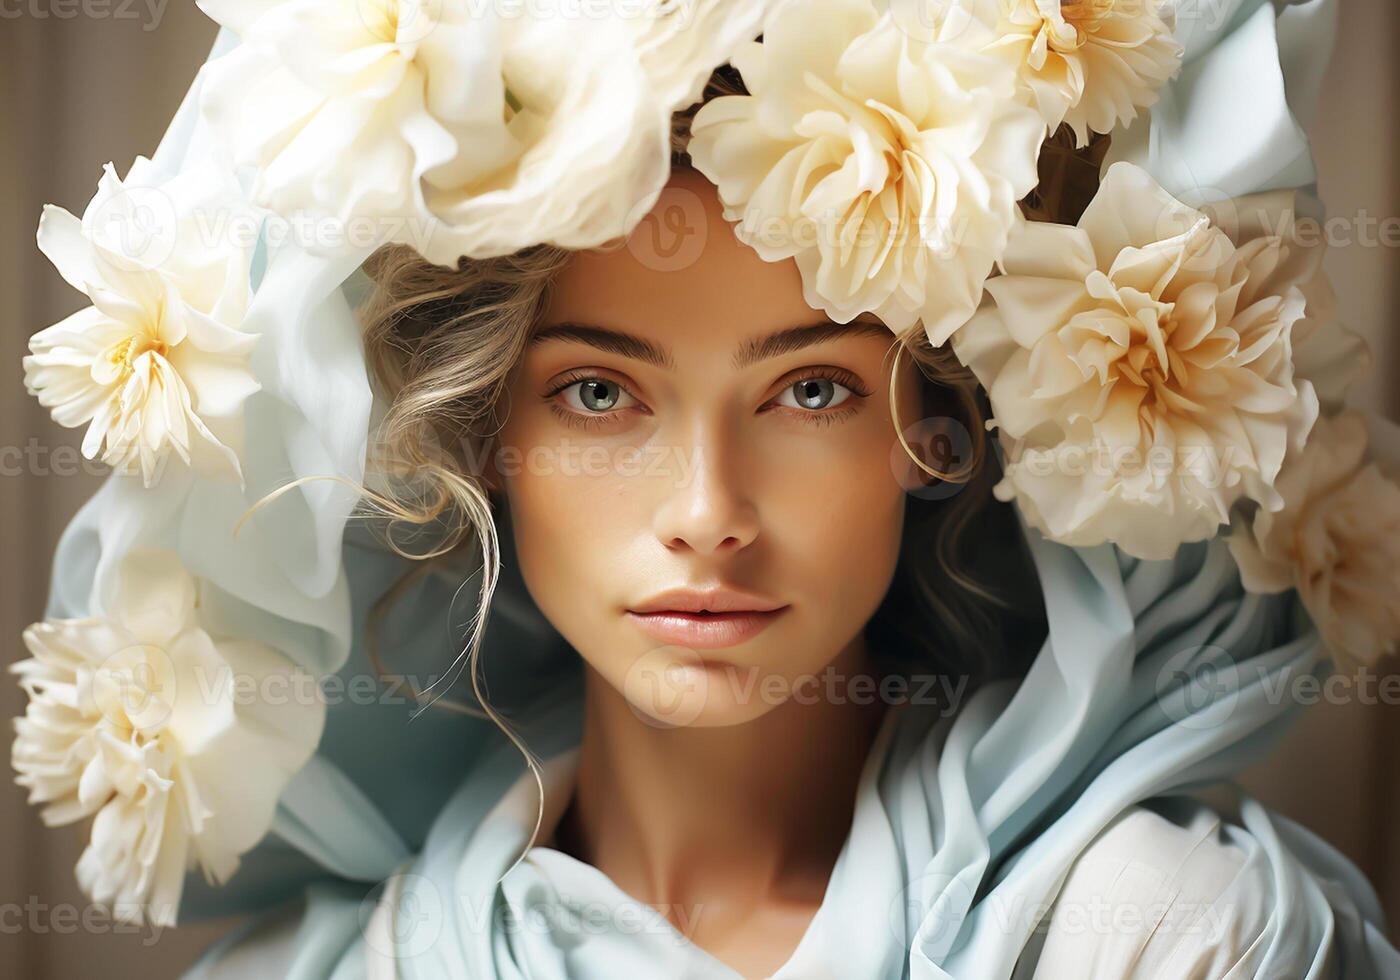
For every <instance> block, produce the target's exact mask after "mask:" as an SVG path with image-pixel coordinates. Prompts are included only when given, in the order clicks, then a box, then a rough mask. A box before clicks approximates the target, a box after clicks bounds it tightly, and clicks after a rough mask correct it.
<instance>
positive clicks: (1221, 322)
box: [954, 163, 1318, 558]
mask: <svg viewBox="0 0 1400 980" xmlns="http://www.w3.org/2000/svg"><path fill="white" fill-rule="evenodd" d="M1287 254H1288V247H1287V245H1286V244H1285V243H1284V242H1283V241H1282V240H1281V239H1280V238H1279V237H1277V236H1265V237H1260V238H1254V239H1252V240H1249V241H1245V242H1243V243H1241V244H1240V245H1238V247H1237V246H1236V244H1235V243H1233V242H1231V240H1230V239H1229V237H1228V236H1227V235H1226V234H1225V233H1224V232H1223V231H1221V230H1220V229H1219V228H1217V227H1214V226H1212V225H1211V224H1210V222H1209V219H1208V218H1207V217H1206V216H1205V215H1204V214H1202V213H1200V212H1199V211H1195V210H1193V209H1191V208H1188V207H1186V206H1185V205H1183V204H1181V203H1180V202H1179V201H1177V200H1175V199H1174V198H1172V197H1171V196H1170V195H1169V194H1167V193H1166V192H1165V191H1163V190H1162V189H1161V187H1159V186H1158V185H1157V183H1156V182H1155V181H1153V179H1152V178H1151V177H1150V176H1149V175H1148V174H1147V173H1146V172H1144V171H1143V170H1141V169H1139V168H1137V167H1134V166H1132V165H1131V164H1126V163H1119V164H1115V165H1114V166H1112V167H1110V168H1109V170H1108V173H1107V174H1106V176H1105V177H1104V180H1103V184H1102V186H1101V187H1100V189H1099V192H1098V194H1097V196H1096V197H1095V198H1094V200H1093V201H1092V202H1091V203H1090V205H1089V207H1088V209H1087V210H1086V211H1085V212H1084V215H1083V217H1082V218H1081V219H1080V221H1079V224H1078V226H1077V227H1069V226H1065V225H1054V224H1048V223H1040V222H1033V223H1030V224H1028V225H1027V226H1026V228H1025V230H1024V232H1023V233H1022V234H1021V235H1019V236H1017V237H1016V238H1015V239H1014V240H1013V241H1012V243H1011V246H1010V247H1009V249H1008V251H1007V254H1006V257H1005V259H1004V260H1003V263H1002V264H1003V266H1004V268H1005V270H1006V275H1003V276H998V277H996V278H993V279H991V280H989V281H988V283H987V292H988V299H987V301H986V302H985V303H984V304H983V308H982V309H981V310H980V311H979V312H978V314H977V316H976V317H974V318H973V319H972V321H971V322H969V323H968V324H967V326H966V327H964V328H963V329H962V330H960V331H959V332H958V334H957V335H956V336H955V337H954V347H955V351H956V353H957V355H958V357H959V358H960V359H961V360H962V361H963V363H965V364H967V365H968V366H969V367H970V368H971V369H972V370H973V371H974V372H975V373H976V374H977V377H978V378H979V379H980V380H981V382H982V384H983V385H984V387H985V388H986V389H987V394H988V397H989V398H990V400H991V405H992V413H993V415H994V416H995V424H996V425H997V426H999V427H1000V430H1001V441H1002V445H1003V447H1004V449H1005V450H1006V467H1005V478H1004V479H1003V481H1002V482H1001V483H1000V484H999V485H998V487H997V493H998V496H1000V497H1001V499H1004V500H1005V499H1011V498H1013V497H1014V498H1015V499H1016V500H1017V501H1018V502H1019V504H1020V506H1021V508H1022V511H1023V512H1024V513H1025V515H1026V517H1027V520H1028V521H1030V523H1031V524H1033V525H1034V526H1035V527H1037V528H1039V529H1040V530H1041V531H1043V532H1044V533H1045V534H1046V535H1047V536H1048V537H1050V538H1052V539H1053V540H1056V541H1060V542H1062V543H1065V544H1072V545H1093V544H1100V543H1103V542H1105V541H1111V542H1114V543H1116V544H1118V545H1119V546H1120V547H1121V548H1123V550H1124V551H1126V552H1128V553H1130V554H1133V555H1136V556H1138V557H1142V558H1167V557H1170V556H1171V555H1172V554H1173V553H1174V552H1175V551H1176V549H1177V547H1178V546H1179V545H1180V544H1182V543H1184V542H1188V541H1198V540H1203V539H1205V538H1209V537H1212V536H1214V535H1215V534H1216V533H1217V531H1218V530H1219V528H1220V525H1221V524H1223V523H1226V522H1227V521H1228V520H1229V510H1230V507H1231V506H1232V505H1233V504H1234V503H1235V502H1236V501H1237V500H1239V499H1240V498H1241V497H1245V498H1248V499H1251V500H1254V501H1257V502H1259V503H1260V504H1261V505H1263V506H1264V507H1266V508H1268V509H1277V508H1278V507H1279V506H1281V503H1282V501H1281V499H1280V498H1279V496H1278V494H1277V492H1276V491H1275V489H1274V486H1273V484H1274V480H1275V478H1276V477H1277V476H1278V472H1279V468H1280V466H1281V465H1282V464H1283V459H1284V456H1285V454H1286V453H1287V452H1288V451H1290V449H1293V448H1297V447H1300V446H1301V445H1302V442H1303V439H1304V438H1305V437H1306V435H1307V432H1308V429H1309V428H1310V427H1311V426H1312V423H1313V421H1314V420H1315V419H1316V417H1317V412H1318V404H1317V396H1316V395H1315V393H1314V392H1313V389H1312V386H1311V385H1310V384H1309V383H1307V382H1306V381H1304V380H1300V379H1297V378H1295V376H1294V367H1293V356H1292V343H1291V331H1292V328H1293V327H1294V325H1295V324H1296V323H1297V322H1298V321H1299V319H1300V318H1301V317H1302V316H1303V313H1304V296H1303V293H1302V291H1301V289H1300V288H1299V285H1298V282H1297V281H1296V278H1294V275H1295V273H1296V270H1294V269H1293V268H1292V267H1291V266H1290V264H1289V263H1288V262H1287V261H1286V260H1287Z"/></svg>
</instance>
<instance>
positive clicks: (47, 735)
mask: <svg viewBox="0 0 1400 980" xmlns="http://www.w3.org/2000/svg"><path fill="white" fill-rule="evenodd" d="M199 607H200V602H199V594H198V588H197V586H196V583H195V580H194V579H192V578H191V577H190V575H189V574H188V573H187V572H186V571H185V570H184V568H183V567H182V566H181V565H180V563H179V560H178V559H177V558H176V557H175V555H174V553H173V552H168V551H145V552H135V553H133V554H131V555H128V556H127V557H126V559H124V561H123V565H122V568H121V575H120V585H119V587H118V590H117V595H116V596H115V598H114V601H113V602H112V603H111V609H112V614H111V615H110V616H109V617H107V618H93V619H72V620H52V621H46V622H42V623H36V624H35V625H33V626H31V627H29V629H27V630H26V631H25V633H24V642H25V645H26V646H27V647H28V648H29V652H30V654H31V657H30V659H28V660H24V661H21V662H19V663H16V664H14V665H12V666H11V668H10V670H11V671H12V672H14V673H16V674H18V675H19V678H20V684H21V686H22V687H23V688H24V690H25V692H26V693H27V694H28V696H29V705H28V708H27V710H26V712H25V714H24V716H23V717H22V718H19V719H17V720H16V722H15V730H16V738H15V741H14V746H13V749H12V762H13V764H14V767H15V769H16V770H17V771H18V773H19V777H18V780H17V781H18V782H19V784H20V785H21V786H24V787H27V788H28V790H29V801H30V802H31V803H38V804H43V806H44V809H43V818H44V821H45V823H47V824H49V825H50V826H56V825H60V824H67V823H72V822H74V821H76V820H80V819H84V818H86V817H93V818H94V819H93V823H92V837H91V841H90V843H89V844H88V846H87V848H86V850H84V851H83V853H82V856H81V857H80V858H79V859H78V867H77V875H78V881H79V883H80V885H81V886H82V888H83V890H84V891H85V892H86V893H87V895H89V896H90V897H91V898H92V900H93V901H94V902H96V903H98V904H100V905H103V906H106V907H108V908H110V909H111V910H112V912H113V914H114V915H116V916H118V917H120V918H121V919H123V920H127V921H143V920H145V919H149V921H151V922H154V923H157V924H159V925H171V924H173V923H174V922H175V917H176V909H177V908H178V906H179V901H180V892H181V887H182V884H183V880H184V875H185V871H186V868H187V867H193V866H195V865H196V864H197V865H199V866H200V867H201V868H203V870H204V873H205V875H206V877H208V878H209V879H210V880H212V881H214V882H223V881H224V880H226V879H227V878H228V877H229V875H231V874H232V873H233V872H234V870H235V869H236V868H237V867H238V862H239V855H241V854H242V853H243V852H244V851H246V850H248V849H249V848H251V847H252V846H253V845H254V844H256V843H257V842H258V840H259V839H260V838H261V837H262V836H263V834H264V833H265V832H266V831H267V828H268V827H269V826H270V825H271V822H272V815H273V810H274V808H275V806H276V804H277V799H278V796H279V795H280V794H281V792H282V789H283V787H285V786H286V784H287V782H288V780H289V779H290V778H291V777H292V775H293V774H294V773H295V772H296V771H297V770H298V769H300V768H301V766H302V765H303V764H304V763H305V762H306V760H307V759H308V758H309V757H310V755H311V753H312V752H313V751H314V750H315V747H316V744H317V742H318V741H319V740H320V734H321V728H322V725H323V722H324V717H325V705H324V703H323V702H322V701H321V700H320V698H319V697H317V696H316V690H315V685H314V684H302V685H296V684H291V683H284V682H285V681H287V680H288V678H289V677H290V676H291V675H294V674H295V673H296V668H295V667H293V666H292V665H291V663H290V662H289V661H288V660H286V658H284V657H283V656H282V655H281V654H278V653H276V652H274V651H273V650H271V649H269V648H267V647H265V646H263V645H261V644H259V643H253V642H248V641H241V640H216V639H214V638H213V637H211V636H210V635H209V633H207V632H206V631H205V630H204V628H203V627H202V626H201V625H200V622H199V619H198V617H197V613H198V610H199ZM272 681H277V682H278V683H276V684H273V683H271V682H272ZM298 691H300V692H303V693H302V695H301V696H298V695H297V694H296V693H295V692H298ZM273 695H275V696H273Z"/></svg>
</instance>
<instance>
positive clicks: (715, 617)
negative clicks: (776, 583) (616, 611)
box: [627, 606, 787, 650]
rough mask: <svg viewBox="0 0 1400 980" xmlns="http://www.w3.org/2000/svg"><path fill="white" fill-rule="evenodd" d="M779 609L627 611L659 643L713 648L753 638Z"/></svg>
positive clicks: (687, 647)
mask: <svg viewBox="0 0 1400 980" xmlns="http://www.w3.org/2000/svg"><path fill="white" fill-rule="evenodd" d="M786 608H787V607H786V606H784V607H783V608H782V609H770V610H764V611H762V612H759V611H753V610H750V611H748V612H715V613H691V612H676V611H671V612H651V613H638V612H633V611H632V610H630V609H629V610H628V611H627V618H628V619H630V620H632V622H634V623H636V624H637V628H638V629H640V630H641V631H642V632H643V633H645V634H647V636H650V637H651V638H652V639H653V640H656V641H657V642H659V643H667V644H670V645H672V646H678V647H685V648H686V649H689V650H716V649H719V648H721V647H732V646H736V645H738V644H740V643H743V642H744V641H745V640H750V639H753V638H754V637H755V636H757V635H758V634H759V633H762V632H763V631H764V630H765V629H767V628H768V626H769V624H770V623H772V622H773V620H775V619H777V618H778V617H779V616H781V615H782V614H783V611H784V610H785V609H786Z"/></svg>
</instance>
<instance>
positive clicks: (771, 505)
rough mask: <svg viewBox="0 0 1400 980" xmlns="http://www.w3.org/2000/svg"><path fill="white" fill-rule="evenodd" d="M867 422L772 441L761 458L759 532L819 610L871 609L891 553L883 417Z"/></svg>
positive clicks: (895, 517)
mask: <svg viewBox="0 0 1400 980" xmlns="http://www.w3.org/2000/svg"><path fill="white" fill-rule="evenodd" d="M872 421H876V422H877V424H872V425H867V426H862V427H860V431H859V432H852V433H850V437H849V438H846V437H842V438H839V439H813V440H810V441H806V440H793V441H789V442H787V443H786V444H785V445H782V446H775V447H774V449H773V452H772V453H771V454H770V455H769V457H768V459H769V460H770V462H769V463H768V464H766V469H767V470H768V473H769V477H768V480H767V488H766V489H765V491H764V501H763V512H764V515H765V516H764V533H766V534H768V535H769V537H770V543H771V544H772V545H773V547H774V549H775V551H776V552H777V553H778V554H780V555H781V556H782V559H781V560H782V564H783V566H784V568H785V570H786V572H787V574H790V575H794V576H796V577H797V578H798V579H799V580H800V582H801V585H800V587H801V589H802V590H803V591H804V592H805V593H806V596H807V598H808V601H809V603H810V605H811V606H812V607H813V609H815V610H820V611H821V613H820V614H821V615H823V616H826V615H838V616H842V617H850V618H853V619H859V618H860V617H861V616H868V615H869V614H872V613H873V612H874V610H875V608H876V607H877V606H878V605H879V603H880V600H881V599H882V598H883V597H884V594H885V591H886V590H887V588H888V586H889V582H890V579H891V577H892V576H893V573H894V568H895V563H896V560H897V559H898V556H899V547H900V540H901V536H902V534H903V527H904V501H905V494H904V491H903V490H902V488H901V487H900V485H899V483H898V482H897V480H896V479H895V476H894V472H893V470H892V469H891V466H890V447H891V445H892V442H893V436H892V430H891V429H890V427H889V422H888V419H887V418H883V419H880V420H872ZM863 625H864V623H863V622H855V623H852V624H851V626H850V628H851V630H852V631H853V630H856V629H859V628H860V627H861V626H863Z"/></svg>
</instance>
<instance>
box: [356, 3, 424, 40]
mask: <svg viewBox="0 0 1400 980" xmlns="http://www.w3.org/2000/svg"><path fill="white" fill-rule="evenodd" d="M421 5H422V0H361V2H360V3H359V4H358V6H359V8H360V11H361V14H360V15H361V16H362V17H363V18H364V23H365V26H366V27H367V28H369V32H370V33H371V34H373V35H374V36H375V37H376V38H378V39H379V40H381V41H383V42H384V43H385V44H396V43H398V40H399V29H400V27H404V26H409V25H411V24H412V23H413V21H414V19H415V18H417V17H422V16H426V15H425V14H424V12H423V11H422V10H421V9H419V8H420V7H421ZM405 7H407V8H408V9H407V10H405V9H404V8H405Z"/></svg>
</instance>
